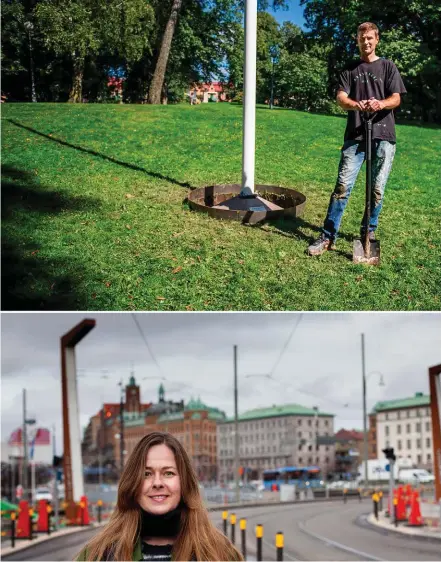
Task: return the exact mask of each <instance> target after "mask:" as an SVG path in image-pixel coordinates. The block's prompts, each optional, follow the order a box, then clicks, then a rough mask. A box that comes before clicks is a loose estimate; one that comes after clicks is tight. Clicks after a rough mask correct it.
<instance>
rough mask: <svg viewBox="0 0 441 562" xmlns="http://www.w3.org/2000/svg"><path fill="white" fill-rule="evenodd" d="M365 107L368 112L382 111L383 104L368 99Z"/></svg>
mask: <svg viewBox="0 0 441 562" xmlns="http://www.w3.org/2000/svg"><path fill="white" fill-rule="evenodd" d="M366 106H367V107H366V109H367V110H368V111H381V110H382V109H384V102H383V101H381V100H377V99H375V98H370V99H368V101H367V104H366Z"/></svg>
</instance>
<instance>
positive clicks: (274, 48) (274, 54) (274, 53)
mask: <svg viewBox="0 0 441 562" xmlns="http://www.w3.org/2000/svg"><path fill="white" fill-rule="evenodd" d="M270 58H271V62H272V68H271V98H270V109H272V108H273V107H274V65H275V64H276V63H277V62H279V47H278V45H271V47H270Z"/></svg>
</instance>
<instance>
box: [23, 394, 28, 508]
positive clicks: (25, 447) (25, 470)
mask: <svg viewBox="0 0 441 562" xmlns="http://www.w3.org/2000/svg"><path fill="white" fill-rule="evenodd" d="M26 417H27V416H26V389H25V388H24V389H23V430H22V443H23V464H22V470H23V472H22V482H23V499H24V500H28V499H29V496H28V436H27V430H26Z"/></svg>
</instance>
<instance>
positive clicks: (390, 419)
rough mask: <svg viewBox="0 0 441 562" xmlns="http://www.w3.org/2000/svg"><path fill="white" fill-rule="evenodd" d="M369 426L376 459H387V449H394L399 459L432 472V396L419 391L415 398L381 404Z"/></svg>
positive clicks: (371, 450) (370, 447)
mask: <svg viewBox="0 0 441 562" xmlns="http://www.w3.org/2000/svg"><path fill="white" fill-rule="evenodd" d="M372 418H374V419H373V420H372ZM372 421H373V423H372ZM370 423H371V428H370V431H369V439H370V443H369V452H370V456H372V453H373V450H374V446H375V447H376V458H383V457H384V454H383V452H382V450H383V449H384V448H385V447H393V448H394V450H395V454H396V456H397V458H406V459H410V460H411V461H412V464H413V465H414V466H415V467H418V468H426V469H427V470H433V441H432V418H431V411H430V396H428V395H425V394H423V393H422V392H417V393H416V394H415V396H413V397H409V398H403V399H401V400H388V401H384V402H378V403H377V404H376V405H375V406H374V408H373V412H372V413H371V415H370Z"/></svg>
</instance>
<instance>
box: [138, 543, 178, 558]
mask: <svg viewBox="0 0 441 562" xmlns="http://www.w3.org/2000/svg"><path fill="white" fill-rule="evenodd" d="M172 549H173V545H171V544H165V545H161V546H158V545H153V544H148V543H146V542H144V541H142V545H141V552H142V559H143V560H154V561H155V562H167V561H168V560H171V554H172Z"/></svg>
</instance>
